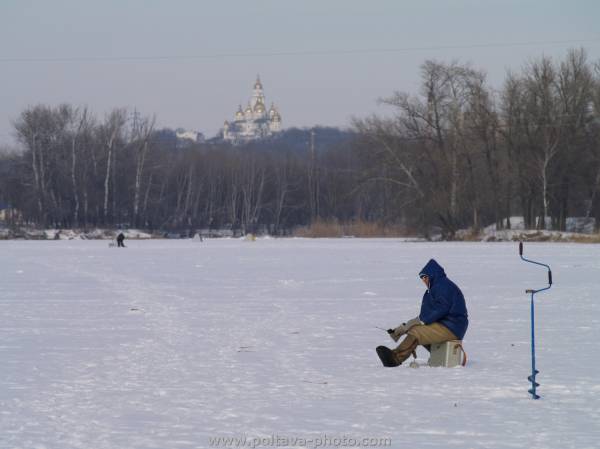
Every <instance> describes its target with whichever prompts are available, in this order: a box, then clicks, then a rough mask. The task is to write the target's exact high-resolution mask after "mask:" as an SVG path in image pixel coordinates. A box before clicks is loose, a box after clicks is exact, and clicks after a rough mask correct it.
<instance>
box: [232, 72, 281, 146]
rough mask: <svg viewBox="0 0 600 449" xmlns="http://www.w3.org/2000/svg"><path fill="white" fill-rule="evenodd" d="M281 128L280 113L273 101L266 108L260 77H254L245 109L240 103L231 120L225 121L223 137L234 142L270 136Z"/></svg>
mask: <svg viewBox="0 0 600 449" xmlns="http://www.w3.org/2000/svg"><path fill="white" fill-rule="evenodd" d="M280 130H281V115H280V114H279V111H278V110H277V108H276V107H275V105H274V104H273V103H271V107H270V108H269V109H268V110H267V107H266V106H265V95H264V93H263V86H262V83H261V82H260V77H258V76H257V77H256V82H255V83H254V93H253V94H252V98H251V99H250V101H249V102H248V105H247V106H246V108H245V109H242V106H241V105H240V106H239V107H238V110H237V112H236V113H235V119H234V120H233V121H232V122H229V121H227V120H226V121H225V123H224V125H223V139H224V140H228V141H231V142H234V143H241V142H247V141H249V140H254V139H261V138H264V137H268V136H271V135H272V134H273V133H276V132H278V131H280Z"/></svg>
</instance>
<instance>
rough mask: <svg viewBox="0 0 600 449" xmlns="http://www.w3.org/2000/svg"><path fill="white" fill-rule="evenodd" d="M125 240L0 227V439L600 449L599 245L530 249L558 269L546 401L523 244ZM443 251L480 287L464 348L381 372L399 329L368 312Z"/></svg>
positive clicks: (408, 311)
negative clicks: (379, 441)
mask: <svg viewBox="0 0 600 449" xmlns="http://www.w3.org/2000/svg"><path fill="white" fill-rule="evenodd" d="M126 244H127V245H128V248H126V249H117V248H109V247H108V244H107V242H104V241H56V242H29V241H26V242H25V241H4V242H0V269H1V271H2V277H1V282H0V360H1V361H2V367H1V369H0V448H2V449H5V448H7V449H19V448H23V449H32V448H37V449H41V448H46V449H55V448H57V449H69V448H83V449H103V448H115V449H125V448H160V449H170V448H204V447H209V443H210V441H209V438H213V437H228V436H244V435H245V436H247V443H246V447H251V446H249V445H250V444H252V443H253V442H256V441H257V440H253V438H262V437H265V438H272V437H274V436H275V437H280V438H291V437H300V438H305V439H312V438H315V439H318V438H322V437H323V436H324V435H326V436H327V437H330V438H336V437H339V438H342V437H344V436H345V437H347V438H358V439H361V438H391V440H392V445H391V447H394V448H411V449H414V448H422V447H427V448H466V447H471V448H479V447H481V448H504V447H506V448H508V447H514V448H523V447H529V448H557V449H558V448H560V449H564V448H578V449H582V448H597V447H599V446H598V445H599V441H600V357H598V347H599V346H598V345H599V340H600V294H599V292H600V246H594V245H577V244H526V246H525V253H526V256H529V257H531V258H532V259H535V260H542V261H545V262H548V263H550V264H551V265H552V269H553V274H554V282H555V285H554V286H553V288H552V289H551V290H550V291H549V292H544V293H541V294H540V295H539V296H538V300H537V308H536V312H537V315H536V318H537V324H538V327H537V344H538V348H537V353H538V368H539V370H540V374H539V376H538V381H539V383H540V384H541V386H540V388H539V393H540V395H541V396H542V399H541V400H539V401H533V400H531V399H529V395H528V394H527V389H528V388H529V384H528V382H527V380H526V378H527V376H528V375H529V374H530V365H529V363H530V347H529V332H530V330H529V300H528V296H527V295H525V293H524V290H525V289H526V288H531V287H543V286H544V285H545V282H546V273H545V271H544V270H543V269H542V268H540V267H535V266H533V265H527V264H525V263H524V262H521V261H520V259H519V257H518V254H517V244H514V243H513V244H504V243H494V244H484V243H473V244H471V243H406V242H402V241H400V240H394V239H390V240H375V239H374V240H362V239H338V240H304V239H284V240H274V239H265V240H257V241H255V242H246V241H243V240H208V241H204V242H202V243H196V242H192V241H189V240H186V241H127V242H126ZM430 257H434V258H436V259H437V260H438V262H440V264H441V265H442V266H444V268H445V269H446V272H447V274H448V275H449V277H450V278H451V279H453V280H454V281H455V282H456V283H457V284H458V285H459V286H460V287H461V288H462V290H463V292H464V295H465V297H466V299H467V306H468V307H469V314H470V322H471V325H470V328H469V330H468V332H467V335H466V337H465V340H464V346H465V349H466V351H467V353H468V355H469V363H468V365H467V366H466V367H465V368H453V369H444V368H429V367H421V368H419V369H411V368H409V367H408V366H401V367H398V368H393V369H389V368H383V367H382V366H381V365H380V362H379V359H378V358H377V356H376V354H375V351H374V348H375V347H376V346H377V345H380V344H386V345H388V346H391V345H393V342H392V340H390V339H389V337H388V336H387V334H385V333H384V332H382V331H381V330H378V329H376V328H375V327H374V326H381V327H384V328H387V327H392V326H396V325H398V324H400V323H401V322H402V321H403V320H406V319H407V318H412V317H414V316H415V315H417V313H418V310H419V304H420V301H421V296H422V293H423V285H422V284H421V282H420V280H419V279H418V277H417V273H418V271H419V270H420V268H421V267H422V266H423V265H424V264H425V263H426V262H427V260H428V259H429V258H430ZM419 351H420V352H419V358H420V359H421V360H420V361H421V362H422V363H424V362H425V361H426V352H425V351H424V350H423V349H420V350H419ZM314 445H315V444H314V443H313V445H312V446H310V445H309V443H308V442H307V444H306V445H305V447H313V446H314ZM221 447H225V446H221ZM229 447H232V446H229ZM233 447H234V446H233ZM263 447H264V446H263ZM267 447H268V446H267ZM296 447H299V446H296Z"/></svg>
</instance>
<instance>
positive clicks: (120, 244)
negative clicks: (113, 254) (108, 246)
mask: <svg viewBox="0 0 600 449" xmlns="http://www.w3.org/2000/svg"><path fill="white" fill-rule="evenodd" d="M124 240H125V235H124V234H123V233H122V232H119V235H118V236H117V246H118V247H119V248H125V243H123V241H124Z"/></svg>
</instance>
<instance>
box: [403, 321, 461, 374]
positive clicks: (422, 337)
mask: <svg viewBox="0 0 600 449" xmlns="http://www.w3.org/2000/svg"><path fill="white" fill-rule="evenodd" d="M449 340H458V338H457V337H456V335H454V334H453V333H452V332H450V329H448V328H447V327H446V326H444V325H443V324H440V323H432V324H427V325H418V326H413V327H411V328H410V330H409V331H408V332H407V334H406V337H405V338H404V340H402V343H400V345H399V346H398V347H397V348H396V349H394V350H393V353H394V357H395V358H396V362H398V363H399V364H400V363H402V362H404V361H405V360H406V359H407V358H409V357H410V355H411V354H412V353H413V351H414V350H415V349H417V346H418V345H423V346H426V347H427V346H428V345H431V344H433V343H443V342H445V341H449ZM428 349H429V348H428Z"/></svg>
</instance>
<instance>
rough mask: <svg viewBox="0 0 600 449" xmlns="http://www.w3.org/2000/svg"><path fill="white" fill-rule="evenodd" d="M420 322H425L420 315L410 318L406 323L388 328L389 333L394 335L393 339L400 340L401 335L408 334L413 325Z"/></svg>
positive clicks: (391, 335)
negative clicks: (394, 327)
mask: <svg viewBox="0 0 600 449" xmlns="http://www.w3.org/2000/svg"><path fill="white" fill-rule="evenodd" d="M419 324H423V323H422V322H421V320H420V319H419V317H416V318H413V319H412V320H408V321H407V322H406V323H402V324H401V325H400V326H398V327H397V328H396V329H388V331H387V332H388V334H389V335H390V337H392V340H394V341H396V342H397V341H398V340H400V337H402V336H403V335H404V334H406V333H407V332H408V331H409V330H410V329H411V328H412V327H413V326H417V325H419Z"/></svg>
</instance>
